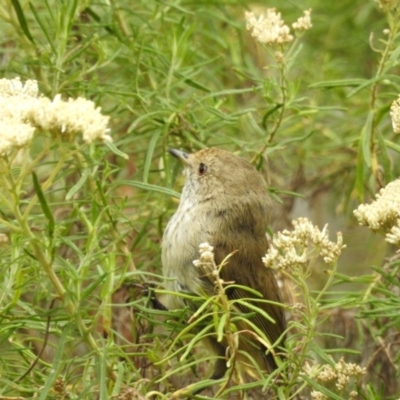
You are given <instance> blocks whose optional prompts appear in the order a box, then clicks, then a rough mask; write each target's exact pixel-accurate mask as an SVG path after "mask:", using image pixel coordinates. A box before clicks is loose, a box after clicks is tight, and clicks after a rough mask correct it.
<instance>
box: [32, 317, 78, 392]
mask: <svg viewBox="0 0 400 400" xmlns="http://www.w3.org/2000/svg"><path fill="white" fill-rule="evenodd" d="M70 331H71V329H70V326H69V325H66V326H65V327H64V328H63V330H62V333H61V335H60V336H59V337H58V338H57V346H55V354H54V356H53V359H52V363H51V369H49V374H48V375H47V376H46V380H45V384H44V386H42V387H41V388H40V396H39V399H38V400H45V399H48V398H51V397H53V396H52V393H51V391H52V389H53V385H54V382H55V381H56V379H57V378H58V377H59V376H60V372H61V371H62V369H63V368H64V366H65V353H64V346H65V342H66V340H67V338H68V336H69V334H70Z"/></svg>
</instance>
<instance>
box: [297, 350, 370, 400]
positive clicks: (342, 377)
mask: <svg viewBox="0 0 400 400" xmlns="http://www.w3.org/2000/svg"><path fill="white" fill-rule="evenodd" d="M304 372H305V373H306V374H307V375H309V376H315V379H316V380H317V381H319V382H323V383H334V384H335V386H336V389H337V390H338V391H339V392H343V391H345V390H346V389H347V390H349V388H348V386H349V384H350V383H351V380H352V378H353V379H354V380H356V381H357V380H359V379H360V378H362V377H363V376H364V375H365V374H366V372H367V371H366V368H363V367H360V366H359V365H357V364H353V363H346V362H345V361H344V358H343V357H342V358H341V359H340V360H339V361H338V362H337V363H336V364H334V365H333V366H331V365H328V364H324V365H323V366H322V368H321V367H320V366H315V367H311V366H310V365H309V364H306V365H305V368H304ZM311 398H312V399H315V400H322V399H327V397H326V396H325V395H324V394H322V393H321V392H319V391H313V392H312V393H311ZM354 398H357V392H355V391H354V390H352V391H351V392H350V399H354Z"/></svg>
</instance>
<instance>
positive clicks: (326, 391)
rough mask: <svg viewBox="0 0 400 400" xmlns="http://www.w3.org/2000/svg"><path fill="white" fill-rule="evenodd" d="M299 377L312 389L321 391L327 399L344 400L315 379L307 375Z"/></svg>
mask: <svg viewBox="0 0 400 400" xmlns="http://www.w3.org/2000/svg"><path fill="white" fill-rule="evenodd" d="M301 377H302V378H303V379H304V380H305V381H306V382H307V383H308V384H309V385H310V386H311V387H312V388H314V389H317V390H318V391H319V392H321V393H323V394H324V395H325V396H327V397H328V398H329V399H332V400H344V398H343V397H340V396H338V395H337V394H336V393H334V392H332V391H330V390H329V389H327V388H326V387H325V386H322V385H320V384H319V383H317V382H316V381H315V380H313V379H312V378H310V377H309V376H308V375H301Z"/></svg>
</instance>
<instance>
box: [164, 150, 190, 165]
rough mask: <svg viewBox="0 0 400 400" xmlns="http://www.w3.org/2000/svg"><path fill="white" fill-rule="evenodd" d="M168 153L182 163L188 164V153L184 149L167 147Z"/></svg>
mask: <svg viewBox="0 0 400 400" xmlns="http://www.w3.org/2000/svg"><path fill="white" fill-rule="evenodd" d="M168 152H169V154H172V155H173V156H174V157H176V158H177V159H178V160H179V161H181V162H182V164H184V165H189V161H188V159H189V153H185V152H184V151H180V150H176V149H168Z"/></svg>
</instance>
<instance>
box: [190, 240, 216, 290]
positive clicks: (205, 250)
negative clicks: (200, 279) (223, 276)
mask: <svg viewBox="0 0 400 400" xmlns="http://www.w3.org/2000/svg"><path fill="white" fill-rule="evenodd" d="M199 253H200V258H199V259H198V260H194V261H193V265H194V266H195V267H196V268H198V269H199V270H200V271H201V272H202V274H203V275H204V276H207V278H208V279H209V280H210V281H211V282H213V283H215V282H216V281H217V280H218V268H217V266H216V264H215V261H214V248H213V247H212V246H210V244H209V243H201V244H200V246H199Z"/></svg>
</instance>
